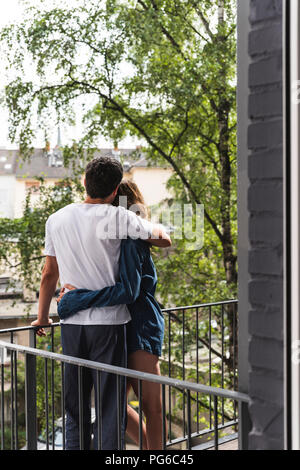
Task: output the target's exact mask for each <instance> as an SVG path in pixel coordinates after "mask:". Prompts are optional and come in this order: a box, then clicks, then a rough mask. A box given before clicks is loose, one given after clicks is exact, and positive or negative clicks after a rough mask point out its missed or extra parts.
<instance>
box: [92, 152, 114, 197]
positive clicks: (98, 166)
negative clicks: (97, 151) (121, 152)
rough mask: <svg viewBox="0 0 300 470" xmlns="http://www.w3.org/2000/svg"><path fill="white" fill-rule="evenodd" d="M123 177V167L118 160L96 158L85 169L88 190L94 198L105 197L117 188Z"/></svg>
mask: <svg viewBox="0 0 300 470" xmlns="http://www.w3.org/2000/svg"><path fill="white" fill-rule="evenodd" d="M122 178H123V167H122V165H121V163H120V162H118V160H116V159H115V158H111V157H98V158H94V159H93V160H92V161H91V162H89V163H88V165H87V167H86V169H85V187H86V192H87V194H88V195H89V196H90V197H91V198H93V199H98V198H101V199H104V198H106V197H107V196H109V195H110V194H111V193H112V192H113V191H114V190H115V189H116V187H117V186H118V184H120V182H121V180H122Z"/></svg>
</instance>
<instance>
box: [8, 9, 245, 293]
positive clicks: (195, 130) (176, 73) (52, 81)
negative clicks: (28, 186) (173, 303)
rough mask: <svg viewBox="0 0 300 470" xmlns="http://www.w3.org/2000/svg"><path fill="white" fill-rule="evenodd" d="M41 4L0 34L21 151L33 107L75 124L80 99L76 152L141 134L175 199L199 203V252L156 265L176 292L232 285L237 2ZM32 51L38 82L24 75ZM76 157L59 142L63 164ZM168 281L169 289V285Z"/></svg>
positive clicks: (30, 132)
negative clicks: (101, 140) (166, 168)
mask: <svg viewBox="0 0 300 470" xmlns="http://www.w3.org/2000/svg"><path fill="white" fill-rule="evenodd" d="M44 6H45V4H44V2H43V1H41V5H40V8H37V7H35V8H31V9H29V10H28V13H27V16H26V17H25V19H24V21H23V22H22V23H21V24H18V25H13V26H11V27H8V28H6V29H4V30H3V32H2V41H3V42H4V43H6V45H7V55H8V59H9V66H10V67H14V68H15V69H16V70H17V74H18V76H17V77H16V78H15V79H14V80H13V81H12V82H11V83H10V84H9V85H8V86H7V88H6V103H7V106H8V108H9V111H10V124H11V128H10V136H11V138H12V139H17V140H18V141H19V142H20V148H21V151H22V153H23V155H24V157H26V156H28V151H29V150H30V147H31V143H32V139H33V137H34V135H35V132H36V124H33V123H36V122H37V120H36V115H37V116H38V118H39V121H38V123H39V124H38V127H42V126H43V125H45V126H47V124H46V123H47V116H49V115H53V112H54V111H57V112H58V113H59V116H60V119H61V120H64V121H68V122H73V120H74V107H73V105H74V102H76V100H77V102H78V100H81V102H83V101H84V107H85V115H84V123H85V135H84V137H83V138H82V139H81V140H80V142H78V145H77V151H79V150H81V151H82V149H84V148H92V147H95V146H96V145H97V140H98V137H99V135H104V136H106V137H107V138H109V139H112V140H113V141H115V142H118V141H120V140H121V139H122V138H123V137H124V136H125V135H126V134H131V135H135V136H138V137H139V138H143V140H144V141H145V142H146V144H145V147H144V150H145V152H147V155H148V157H149V159H150V160H151V161H152V162H158V163H167V164H168V165H170V166H171V167H172V168H173V170H174V176H173V177H172V178H171V179H170V181H169V185H170V187H172V188H173V190H174V194H175V198H176V199H177V200H181V201H182V202H192V203H202V204H204V207H205V209H204V213H205V234H206V238H205V247H204V249H203V250H201V251H200V252H197V253H188V254H187V253H184V254H183V253H182V246H181V244H180V243H178V244H177V245H176V246H175V254H174V256H173V255H172V256H170V257H169V260H167V261H165V260H164V262H163V263H164V264H163V266H164V268H167V269H166V271H165V272H168V273H170V269H172V270H173V271H171V272H172V277H173V276H175V273H176V270H181V269H182V270H183V277H184V280H185V282H183V289H185V287H186V285H189V284H190V281H192V280H193V277H194V278H195V280H196V284H195V285H198V288H199V285H200V286H201V283H203V285H206V281H207V279H208V278H211V277H212V276H213V279H215V281H217V282H218V283H219V282H221V281H222V280H225V284H226V286H227V287H226V288H225V287H224V291H223V292H226V294H227V293H233V294H235V288H236V281H237V266H236V260H237V257H236V190H235V185H236V111H235V107H236V96H235V54H236V39H235V34H236V21H235V2H234V0H205V1H203V2H201V3H199V2H196V1H193V0H181V1H178V0H136V1H127V2H124V1H121V0H106V1H98V0H88V1H78V5H77V6H76V8H74V9H70V8H68V7H67V6H59V7H56V6H55V5H54V4H53V7H51V8H50V7H49V2H47V9H46V8H45V7H44ZM28 57H30V60H31V62H32V66H33V69H34V74H35V80H34V81H25V79H24V66H25V65H26V61H28ZM54 72H55V73H54ZM74 154H76V152H74V151H73V150H71V149H70V148H68V149H66V150H65V158H66V159H68V161H70V160H72V158H73V156H74ZM169 268H170V269H169ZM181 277H182V276H181V274H180V278H181ZM177 279H178V278H177ZM192 285H194V284H193V282H192ZM169 289H170V290H169V292H171V294H172V293H174V295H175V297H176V295H177V294H176V290H177V286H176V289H174V288H172V286H169ZM219 290H222V289H221V287H220V288H219ZM205 292H208V291H207V289H205ZM200 295H201V292H199V290H198V292H197V293H196V297H198V298H199V296H200ZM193 299H194V296H192V297H191V298H190V302H191V301H192V300H193Z"/></svg>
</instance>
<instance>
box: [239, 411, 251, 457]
mask: <svg viewBox="0 0 300 470" xmlns="http://www.w3.org/2000/svg"><path fill="white" fill-rule="evenodd" d="M248 407H249V404H248V403H245V402H239V450H248V442H249V433H250V431H251V427H252V424H251V418H250V414H249V408H248Z"/></svg>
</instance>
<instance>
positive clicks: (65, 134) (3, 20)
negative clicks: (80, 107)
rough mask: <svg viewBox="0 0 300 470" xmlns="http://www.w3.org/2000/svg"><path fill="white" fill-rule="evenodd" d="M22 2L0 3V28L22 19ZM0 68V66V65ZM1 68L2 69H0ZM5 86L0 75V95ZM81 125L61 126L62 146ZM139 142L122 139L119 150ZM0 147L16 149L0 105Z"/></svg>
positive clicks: (40, 144)
mask: <svg viewBox="0 0 300 470" xmlns="http://www.w3.org/2000/svg"><path fill="white" fill-rule="evenodd" d="M37 3H39V0H31V1H30V4H31V5H34V4H37ZM23 4H24V1H22V0H21V1H19V0H9V1H3V0H2V1H0V28H2V27H4V26H5V25H7V24H9V23H16V22H18V21H20V20H21V19H22V11H23V8H24V6H23ZM72 5H74V6H75V5H76V0H68V6H70V7H71V6H72ZM0 66H1V64H0ZM1 68H2V67H1ZM5 84H6V80H5V77H4V76H3V75H2V74H1V76H0V93H1V94H2V93H3V89H4V86H5ZM81 130H82V128H81V125H80V123H77V125H76V126H74V127H67V126H63V127H62V129H61V136H62V144H63V145H64V144H65V145H66V144H69V143H71V142H72V140H73V139H75V140H76V139H77V138H78V135H80V133H81ZM50 141H51V146H55V144H56V141H57V129H53V132H52V134H51V135H50ZM140 143H141V142H139V141H137V140H136V139H132V138H130V137H128V138H126V139H124V141H122V142H120V143H119V147H120V148H132V147H133V148H134V147H135V146H136V145H139V144H140ZM99 144H100V146H101V147H103V148H111V147H113V143H112V142H111V141H107V140H105V139H103V138H101V137H100V139H99ZM33 145H34V146H35V147H44V145H45V143H44V137H43V135H40V136H39V138H38V139H37V140H36V141H35V142H33ZM0 147H2V148H3V147H6V148H16V147H17V144H16V143H11V142H9V140H8V112H7V110H6V109H5V108H4V107H3V106H1V105H0Z"/></svg>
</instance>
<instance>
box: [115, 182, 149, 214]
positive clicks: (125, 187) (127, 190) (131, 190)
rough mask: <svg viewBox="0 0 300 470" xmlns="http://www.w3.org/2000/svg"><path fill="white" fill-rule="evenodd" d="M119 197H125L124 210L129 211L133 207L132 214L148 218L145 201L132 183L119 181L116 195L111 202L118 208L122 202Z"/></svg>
mask: <svg viewBox="0 0 300 470" xmlns="http://www.w3.org/2000/svg"><path fill="white" fill-rule="evenodd" d="M120 196H126V198H127V200H126V204H127V207H126V209H130V208H131V207H132V206H134V207H132V209H134V212H135V213H136V214H137V215H140V216H141V217H143V218H147V217H148V211H147V206H146V204H145V200H144V198H143V196H142V193H141V191H140V190H139V188H138V186H137V185H136V184H135V183H134V182H133V181H130V180H127V179H124V180H122V181H121V183H120V186H119V188H118V192H117V195H116V197H115V199H114V202H113V205H114V206H119V205H120V203H122V202H123V201H120ZM122 205H123V204H122Z"/></svg>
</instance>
